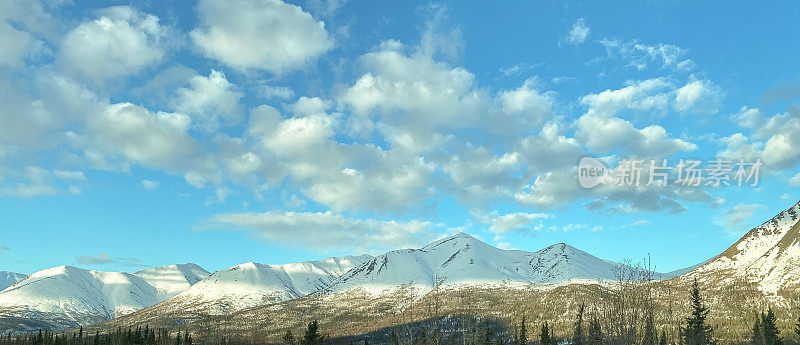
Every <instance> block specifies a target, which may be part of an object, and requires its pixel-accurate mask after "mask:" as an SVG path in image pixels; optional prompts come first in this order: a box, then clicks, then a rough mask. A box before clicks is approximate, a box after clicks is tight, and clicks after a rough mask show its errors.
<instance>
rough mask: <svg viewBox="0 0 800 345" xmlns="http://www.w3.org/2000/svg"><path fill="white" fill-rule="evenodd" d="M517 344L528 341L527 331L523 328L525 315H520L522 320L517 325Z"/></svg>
mask: <svg viewBox="0 0 800 345" xmlns="http://www.w3.org/2000/svg"><path fill="white" fill-rule="evenodd" d="M517 342H518V343H519V345H525V344H527V343H528V331H526V329H525V315H522V322H520V325H519V338H517Z"/></svg>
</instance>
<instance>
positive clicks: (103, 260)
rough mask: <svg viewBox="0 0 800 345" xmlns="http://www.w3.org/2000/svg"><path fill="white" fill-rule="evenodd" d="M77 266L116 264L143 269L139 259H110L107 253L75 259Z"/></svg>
mask: <svg viewBox="0 0 800 345" xmlns="http://www.w3.org/2000/svg"><path fill="white" fill-rule="evenodd" d="M77 261H78V263H79V264H83V265H108V264H117V265H122V266H128V267H144V266H145V265H143V264H142V263H141V261H140V260H139V259H136V258H120V257H112V256H111V255H109V254H108V253H97V254H94V255H81V256H79V257H78V258H77Z"/></svg>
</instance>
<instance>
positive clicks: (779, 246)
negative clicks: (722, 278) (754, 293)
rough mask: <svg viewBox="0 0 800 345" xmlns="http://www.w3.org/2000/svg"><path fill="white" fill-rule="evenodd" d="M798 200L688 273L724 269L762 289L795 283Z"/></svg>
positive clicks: (799, 270) (798, 246)
mask: <svg viewBox="0 0 800 345" xmlns="http://www.w3.org/2000/svg"><path fill="white" fill-rule="evenodd" d="M799 221H800V202H798V203H796V204H794V205H793V206H792V207H789V208H787V209H785V210H783V211H781V212H780V213H778V214H777V215H776V216H775V217H772V218H771V219H770V220H768V221H766V222H764V223H763V224H761V225H759V226H757V227H755V228H753V229H751V230H750V231H748V232H747V234H745V235H744V236H742V238H740V239H739V240H738V241H737V242H736V243H734V244H733V245H732V246H730V247H728V249H726V250H725V251H724V252H722V253H721V254H720V255H717V256H716V257H715V258H714V259H712V260H710V261H709V262H708V263H706V264H704V265H702V266H700V267H699V268H697V269H695V270H694V271H692V272H690V276H696V275H698V274H704V273H708V272H717V273H724V275H733V276H735V277H739V278H743V279H745V280H747V281H750V282H754V283H757V284H758V285H759V288H760V289H761V290H762V291H764V292H769V293H777V292H778V291H779V290H781V289H784V288H787V287H788V286H789V285H797V284H798V282H796V281H794V279H792V277H796V276H800V268H798V267H797V265H796V261H797V260H798V255H800V222H799Z"/></svg>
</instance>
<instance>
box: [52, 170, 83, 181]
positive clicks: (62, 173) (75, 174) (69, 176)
mask: <svg viewBox="0 0 800 345" xmlns="http://www.w3.org/2000/svg"><path fill="white" fill-rule="evenodd" d="M53 175H55V176H56V177H58V178H60V179H65V180H78V181H86V175H84V174H83V171H67V170H53Z"/></svg>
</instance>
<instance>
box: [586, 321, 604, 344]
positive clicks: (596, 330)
mask: <svg viewBox="0 0 800 345" xmlns="http://www.w3.org/2000/svg"><path fill="white" fill-rule="evenodd" d="M586 344H587V345H602V344H603V328H602V327H601V326H600V320H598V319H597V317H592V320H591V321H589V336H588V337H587V338H586Z"/></svg>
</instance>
